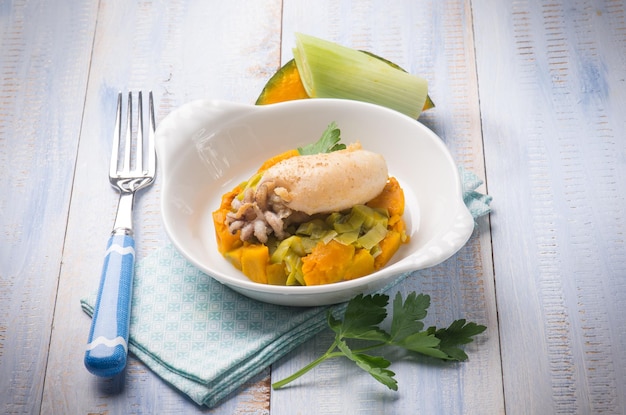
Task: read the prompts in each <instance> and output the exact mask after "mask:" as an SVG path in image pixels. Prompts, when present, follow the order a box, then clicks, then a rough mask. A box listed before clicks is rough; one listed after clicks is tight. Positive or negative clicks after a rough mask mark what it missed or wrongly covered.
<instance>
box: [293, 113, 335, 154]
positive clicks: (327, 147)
mask: <svg viewBox="0 0 626 415" xmlns="http://www.w3.org/2000/svg"><path fill="white" fill-rule="evenodd" d="M340 136H341V130H340V129H339V128H338V127H337V123H336V122H334V121H333V122H331V123H330V124H328V127H326V130H325V131H324V132H323V133H322V136H321V137H320V139H319V140H317V142H315V143H313V144H309V145H307V146H304V147H298V153H300V155H301V156H305V155H311V154H319V153H331V152H333V151H337V150H343V149H345V148H346V146H345V144H340V143H339V140H341V137H340Z"/></svg>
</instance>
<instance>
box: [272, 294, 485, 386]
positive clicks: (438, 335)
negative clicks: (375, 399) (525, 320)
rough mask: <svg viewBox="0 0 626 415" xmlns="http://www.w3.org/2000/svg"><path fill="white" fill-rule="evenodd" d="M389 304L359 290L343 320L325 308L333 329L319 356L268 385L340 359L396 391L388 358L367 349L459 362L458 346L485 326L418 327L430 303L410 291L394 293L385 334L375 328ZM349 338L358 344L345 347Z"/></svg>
mask: <svg viewBox="0 0 626 415" xmlns="http://www.w3.org/2000/svg"><path fill="white" fill-rule="evenodd" d="M388 305H389V296H387V295H385V294H375V295H365V296H364V295H362V294H360V295H357V296H356V297H354V298H353V299H351V300H350V301H349V302H348V304H347V305H346V309H345V312H344V316H343V320H341V319H339V318H336V317H335V316H334V315H333V314H332V313H331V312H330V311H329V312H328V318H327V319H328V326H329V327H330V328H331V329H332V330H333V331H334V332H335V340H334V341H333V344H331V346H330V347H329V348H328V350H327V351H326V353H324V354H323V355H322V356H320V357H319V358H317V359H315V360H314V361H312V362H311V363H309V364H308V365H306V366H305V367H303V368H302V369H300V370H299V371H297V372H296V373H294V374H293V375H291V376H289V377H287V378H285V379H283V380H280V381H278V382H275V383H274V384H272V387H273V388H274V389H280V388H282V387H283V386H285V385H286V384H288V383H290V382H291V381H293V380H295V379H297V378H299V377H300V376H302V375H304V374H305V373H307V372H308V371H309V370H311V369H313V368H314V367H315V366H317V365H319V364H321V363H323V362H324V361H325V360H327V359H332V358H335V357H345V358H347V359H349V360H351V361H353V362H354V363H356V365H357V366H358V367H360V368H361V369H363V370H365V371H366V372H367V373H369V374H370V375H371V376H372V377H373V378H374V379H376V380H377V381H378V382H380V383H382V384H383V385H385V386H387V387H388V388H389V389H392V390H394V391H395V390H398V382H397V381H396V379H395V378H394V376H395V373H394V372H393V371H391V370H389V369H388V367H389V366H390V365H391V362H390V361H389V360H387V359H385V358H384V357H381V356H372V355H370V354H367V353H365V352H366V351H369V350H373V349H379V348H382V347H384V346H393V347H399V348H403V349H405V350H408V351H411V352H416V353H420V354H423V355H426V356H431V357H435V358H438V359H443V360H458V361H464V360H467V355H466V354H465V352H464V351H463V350H461V349H460V348H459V346H461V345H463V344H467V343H470V342H471V341H472V340H473V339H472V336H475V335H478V334H480V333H482V332H483V331H485V329H486V327H485V326H482V325H479V324H476V323H472V322H469V323H468V322H466V320H465V319H460V320H456V321H454V322H453V323H452V324H451V325H450V326H449V327H447V328H443V329H437V328H436V327H429V328H428V329H427V330H423V328H424V323H423V322H422V320H423V319H424V318H425V317H426V314H427V309H428V307H429V306H430V297H429V296H428V295H424V294H419V295H418V294H416V293H414V292H413V293H410V294H409V295H408V296H407V298H406V300H403V299H402V294H400V293H398V294H396V297H395V298H394V301H393V306H392V310H393V316H392V321H391V334H389V333H387V332H386V331H385V330H383V329H382V328H381V327H380V326H379V324H381V323H382V322H383V321H384V320H385V318H386V317H387V306H388ZM349 340H350V341H355V340H358V343H356V344H358V348H356V349H355V348H354V347H353V346H350V345H349V344H348V341H349Z"/></svg>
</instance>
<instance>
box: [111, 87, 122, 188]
mask: <svg viewBox="0 0 626 415" xmlns="http://www.w3.org/2000/svg"><path fill="white" fill-rule="evenodd" d="M121 134H122V93H121V92H119V93H118V94H117V113H116V116H115V130H114V131H113V149H112V150H111V160H110V164H109V177H115V176H117V160H118V158H119V151H120V136H121Z"/></svg>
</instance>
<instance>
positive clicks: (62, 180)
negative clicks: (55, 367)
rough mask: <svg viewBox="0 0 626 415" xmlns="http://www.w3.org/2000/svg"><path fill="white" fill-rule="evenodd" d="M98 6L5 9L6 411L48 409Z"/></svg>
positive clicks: (1, 353) (0, 320)
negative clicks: (53, 336)
mask: <svg viewBox="0 0 626 415" xmlns="http://www.w3.org/2000/svg"><path fill="white" fill-rule="evenodd" d="M96 9H97V2H94V1H91V2H80V4H76V5H74V7H69V5H65V4H62V5H59V4H52V3H50V2H45V1H16V2H2V4H1V5H0V177H2V180H0V246H1V247H2V248H0V372H1V373H2V376H0V390H2V393H0V412H2V413H37V412H39V409H40V405H41V399H42V393H43V387H44V375H45V370H46V361H47V356H48V344H49V340H50V331H51V325H52V318H53V311H54V304H55V300H56V288H57V283H58V278H59V269H60V267H61V262H62V252H63V241H64V237H65V228H66V224H67V215H68V210H69V203H70V195H71V188H72V178H73V173H74V162H75V159H76V152H77V147H78V133H79V130H80V122H81V116H82V103H83V102H84V96H85V90H86V86H87V74H88V69H89V58H90V55H91V44H92V39H93V32H94V28H95V13H96Z"/></svg>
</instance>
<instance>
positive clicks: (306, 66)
mask: <svg viewBox="0 0 626 415" xmlns="http://www.w3.org/2000/svg"><path fill="white" fill-rule="evenodd" d="M293 54H294V59H292V60H290V61H288V62H287V63H286V64H285V65H284V66H283V67H282V68H280V69H279V70H278V71H277V72H276V73H275V74H274V75H273V76H272V77H271V78H270V80H269V81H268V82H267V84H266V85H265V87H264V88H263V90H262V92H261V94H260V95H259V97H258V99H257V101H256V104H257V105H264V104H272V103H276V102H283V101H290V100H296V99H305V98H345V99H354V100H359V101H365V102H371V103H374V104H378V105H382V106H386V107H389V108H392V109H395V110H398V111H400V112H402V113H404V114H406V115H408V116H410V117H412V118H418V117H419V115H420V113H421V111H425V110H427V109H429V108H432V107H434V104H433V102H432V100H431V99H430V97H429V96H428V83H427V81H426V80H425V79H422V78H420V77H417V76H414V75H411V74H409V73H407V72H406V71H404V70H403V69H402V68H400V67H399V66H398V65H396V64H394V63H393V62H390V61H388V60H386V59H384V58H381V57H379V56H376V55H374V54H372V53H370V52H366V51H359V50H355V49H351V48H348V47H345V46H341V45H338V44H336V43H333V42H329V41H326V40H322V39H318V38H315V37H313V36H308V35H304V34H296V48H295V49H294V51H293Z"/></svg>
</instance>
